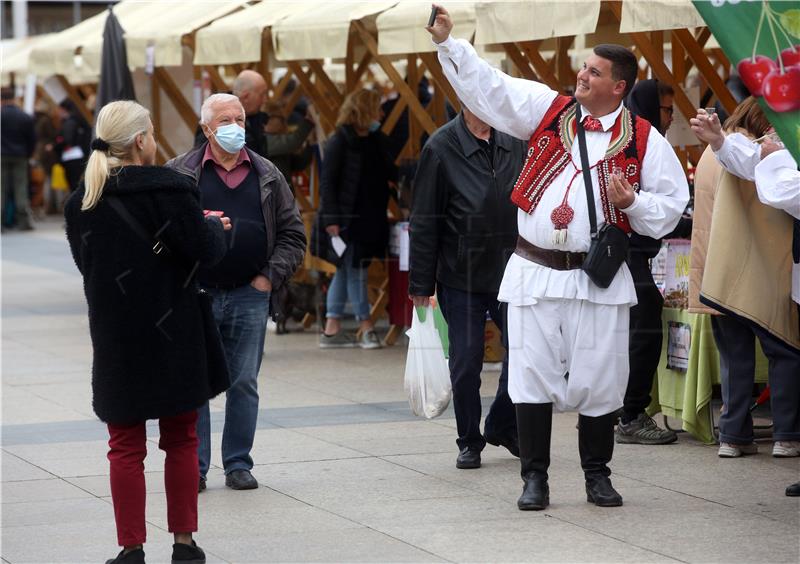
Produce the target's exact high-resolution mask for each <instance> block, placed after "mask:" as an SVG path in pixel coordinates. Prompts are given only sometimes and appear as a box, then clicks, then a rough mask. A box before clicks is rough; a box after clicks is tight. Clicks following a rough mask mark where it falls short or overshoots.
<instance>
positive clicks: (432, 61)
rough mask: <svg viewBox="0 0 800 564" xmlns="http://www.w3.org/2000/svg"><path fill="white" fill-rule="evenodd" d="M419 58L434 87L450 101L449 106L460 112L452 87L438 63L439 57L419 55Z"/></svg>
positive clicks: (459, 103) (426, 54)
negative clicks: (426, 68) (426, 69)
mask: <svg viewBox="0 0 800 564" xmlns="http://www.w3.org/2000/svg"><path fill="white" fill-rule="evenodd" d="M419 58H420V59H422V62H423V63H425V66H426V67H428V73H429V74H430V75H431V78H432V79H433V81H434V83H435V87H436V88H438V89H441V90H442V93H443V94H444V95H445V96H447V99H448V100H450V105H451V106H453V108H455V110H456V111H457V112H460V111H461V102H459V100H458V95H457V94H456V91H455V90H454V89H453V85H452V84H450V81H449V80H447V77H446V76H445V75H444V71H443V70H442V65H441V63H439V57H437V56H436V54H434V53H420V55H419Z"/></svg>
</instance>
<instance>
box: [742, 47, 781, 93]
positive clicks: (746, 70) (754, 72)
mask: <svg viewBox="0 0 800 564" xmlns="http://www.w3.org/2000/svg"><path fill="white" fill-rule="evenodd" d="M777 68H778V65H777V63H776V62H775V61H773V60H772V59H770V58H769V57H765V56H764V55H756V58H755V60H752V59H750V58H747V59H742V60H741V61H739V64H738V65H736V70H737V71H739V76H740V77H742V82H744V85H745V86H747V89H748V90H749V91H750V93H751V94H752V95H753V96H763V92H764V79H765V78H766V76H767V75H768V74H769V73H770V72H772V71H774V70H776V69H777Z"/></svg>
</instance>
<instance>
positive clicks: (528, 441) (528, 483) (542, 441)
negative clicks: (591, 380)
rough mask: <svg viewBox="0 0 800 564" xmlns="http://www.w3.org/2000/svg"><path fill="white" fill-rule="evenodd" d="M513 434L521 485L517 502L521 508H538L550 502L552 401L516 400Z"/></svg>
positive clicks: (531, 509)
mask: <svg viewBox="0 0 800 564" xmlns="http://www.w3.org/2000/svg"><path fill="white" fill-rule="evenodd" d="M516 410H517V433H518V435H519V459H520V462H521V463H522V471H521V474H522V480H523V481H524V482H525V486H524V487H523V489H522V495H521V496H520V498H519V500H518V501H517V507H519V508H520V509H521V510H522V511H539V510H542V509H544V508H546V507H547V506H548V505H550V487H549V486H548V485H547V469H548V468H549V467H550V434H551V430H552V426H553V404H552V403H518V404H516Z"/></svg>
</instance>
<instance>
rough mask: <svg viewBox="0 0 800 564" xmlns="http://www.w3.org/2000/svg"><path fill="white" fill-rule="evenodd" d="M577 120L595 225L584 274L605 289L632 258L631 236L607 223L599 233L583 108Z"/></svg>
mask: <svg viewBox="0 0 800 564" xmlns="http://www.w3.org/2000/svg"><path fill="white" fill-rule="evenodd" d="M575 119H576V121H577V123H576V125H577V129H578V148H579V149H580V153H581V167H582V168H583V183H584V185H585V186H586V201H587V203H588V204H589V224H590V225H591V236H592V242H591V245H590V246H589V252H588V253H587V254H586V258H585V259H584V260H583V265H582V266H581V270H583V271H584V272H585V273H586V275H587V276H588V277H589V279H590V280H591V281H592V282H594V283H595V284H596V285H597V286H599V287H601V288H608V287H609V286H610V285H611V281H612V280H614V276H616V275H617V271H618V270H619V267H620V266H622V263H623V262H624V261H625V259H626V258H627V256H628V244H629V241H630V240H629V238H628V235H627V233H625V232H624V231H623V230H622V229H620V228H619V227H617V226H616V225H612V224H610V223H606V224H604V225H603V227H602V229H600V231H599V232H598V231H597V217H596V213H595V207H594V188H593V187H592V174H591V171H590V169H589V157H588V154H587V151H586V132H585V131H584V129H583V124H582V123H581V107H580V104H578V107H577V110H576V114H575Z"/></svg>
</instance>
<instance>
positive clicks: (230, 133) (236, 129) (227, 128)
mask: <svg viewBox="0 0 800 564" xmlns="http://www.w3.org/2000/svg"><path fill="white" fill-rule="evenodd" d="M214 137H216V138H217V143H219V146H220V147H222V150H223V151H225V152H226V153H238V152H239V151H240V150H241V149H242V147H244V128H243V127H240V126H238V125H236V124H235V123H230V124H228V125H222V126H220V127H218V128H217V130H216V131H215V132H214Z"/></svg>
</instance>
